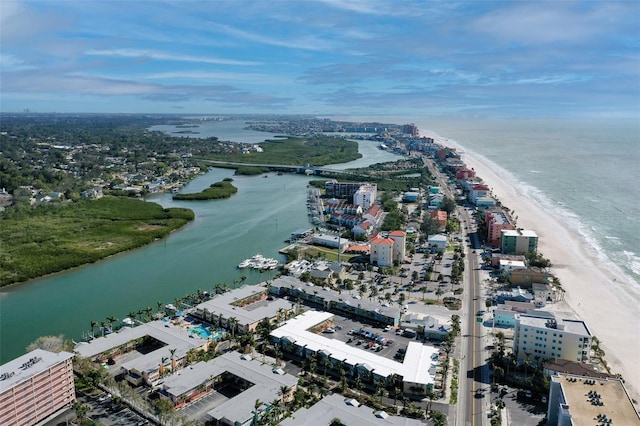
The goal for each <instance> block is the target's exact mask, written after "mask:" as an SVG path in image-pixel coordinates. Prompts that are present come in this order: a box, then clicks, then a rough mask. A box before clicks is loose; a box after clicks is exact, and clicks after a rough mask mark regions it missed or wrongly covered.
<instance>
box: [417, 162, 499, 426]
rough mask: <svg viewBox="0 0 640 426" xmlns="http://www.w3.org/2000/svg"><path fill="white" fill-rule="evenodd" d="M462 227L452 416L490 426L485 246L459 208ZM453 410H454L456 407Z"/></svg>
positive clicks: (444, 184) (469, 425) (467, 425)
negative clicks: (482, 256) (462, 266)
mask: <svg viewBox="0 0 640 426" xmlns="http://www.w3.org/2000/svg"><path fill="white" fill-rule="evenodd" d="M426 164H427V166H428V168H429V170H430V171H431V174H432V176H433V177H434V178H435V179H436V181H437V182H438V184H439V186H440V187H441V188H442V189H443V192H444V195H446V196H447V197H449V198H451V199H453V200H455V199H456V197H455V195H454V193H453V191H452V190H451V188H450V186H449V178H448V177H447V176H446V175H443V173H441V172H440V171H439V170H438V169H437V167H435V166H434V165H433V163H432V162H431V161H430V160H426ZM458 216H459V219H460V226H461V227H462V230H463V231H465V233H466V236H467V237H468V243H465V244H464V250H465V251H464V253H465V258H466V259H467V262H466V265H465V275H464V289H465V291H464V293H463V296H462V304H463V305H462V306H463V308H462V316H461V318H460V325H461V335H462V337H461V338H460V347H459V349H460V350H459V352H458V353H459V354H460V373H459V388H458V403H457V407H456V408H455V409H452V410H450V414H454V413H455V422H454V424H456V425H460V426H482V425H488V424H489V418H488V416H487V414H488V413H489V410H490V406H491V395H490V393H491V389H490V386H491V382H490V378H489V368H488V366H487V363H486V359H487V356H488V355H487V353H486V351H485V347H486V345H487V344H488V343H486V342H485V339H486V337H485V336H484V335H483V333H484V328H483V324H482V322H477V317H478V316H477V315H476V313H477V312H478V311H481V310H484V309H485V305H484V300H483V298H482V295H481V288H480V283H481V277H480V270H479V268H480V266H481V263H480V262H479V256H480V255H479V254H477V253H476V251H478V252H480V250H481V245H480V241H479V239H478V235H477V233H476V224H475V220H474V219H473V218H472V216H471V214H470V211H469V210H468V209H466V208H464V207H458ZM452 408H453V407H452Z"/></svg>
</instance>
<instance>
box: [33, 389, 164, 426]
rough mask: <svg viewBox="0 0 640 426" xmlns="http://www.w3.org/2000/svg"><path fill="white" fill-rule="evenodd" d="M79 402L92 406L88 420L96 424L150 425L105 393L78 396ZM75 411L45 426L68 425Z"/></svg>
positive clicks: (57, 417)
mask: <svg viewBox="0 0 640 426" xmlns="http://www.w3.org/2000/svg"><path fill="white" fill-rule="evenodd" d="M76 399H77V400H78V402H80V403H82V404H86V405H90V406H91V411H89V413H88V418H90V419H91V420H93V421H94V422H95V423H96V424H101V425H105V426H110V425H138V426H142V425H150V424H152V423H150V422H149V421H147V420H146V419H144V418H143V417H141V416H140V415H138V414H136V413H135V412H133V411H132V410H130V409H129V408H127V407H126V406H125V405H124V404H121V403H116V402H114V401H113V398H111V396H110V395H108V394H106V393H103V394H100V395H96V396H87V395H83V394H80V393H79V394H78V395H77V398H76ZM75 417H76V415H75V412H74V411H73V409H71V408H70V409H68V410H66V411H64V412H63V413H61V414H59V415H58V416H56V417H55V418H54V419H51V420H50V421H48V422H47V423H46V425H45V426H58V425H67V424H69V422H71V421H73V420H74V419H75Z"/></svg>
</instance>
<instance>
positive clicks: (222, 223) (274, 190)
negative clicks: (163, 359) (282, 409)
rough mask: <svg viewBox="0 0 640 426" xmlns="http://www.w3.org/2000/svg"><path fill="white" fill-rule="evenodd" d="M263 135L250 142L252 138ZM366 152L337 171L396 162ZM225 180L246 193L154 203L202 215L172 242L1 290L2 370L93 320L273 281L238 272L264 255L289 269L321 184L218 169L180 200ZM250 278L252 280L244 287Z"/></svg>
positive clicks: (235, 136)
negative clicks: (309, 202)
mask: <svg viewBox="0 0 640 426" xmlns="http://www.w3.org/2000/svg"><path fill="white" fill-rule="evenodd" d="M212 123H220V124H221V125H223V126H227V127H229V126H230V128H231V129H232V131H231V132H229V133H225V132H224V131H223V130H220V129H218V130H217V131H215V133H216V135H215V136H218V137H220V139H223V140H236V141H238V142H245V141H247V139H245V138H243V136H242V135H243V133H242V132H241V131H240V130H241V127H243V126H242V125H241V124H239V123H237V122H212ZM239 129H240V130H239ZM234 132H235V133H234ZM200 136H201V137H206V136H207V135H205V134H202V133H201V134H200ZM255 136H256V135H254V134H253V133H249V134H248V138H249V139H251V138H254V137H255ZM267 137H268V135H267ZM264 138H265V135H264V134H263V135H262V139H263V140H264ZM359 147H360V148H359V151H360V152H361V153H362V154H363V158H361V159H359V160H356V161H353V162H350V163H344V164H341V165H336V167H341V168H346V167H362V166H365V165H367V164H373V163H379V162H385V161H393V160H396V159H397V158H398V156H396V155H394V154H391V153H388V152H385V151H381V150H379V149H377V144H376V143H375V142H371V141H359ZM264 176H267V177H266V178H265V177H264ZM226 177H231V178H232V179H233V185H234V186H236V187H237V188H238V193H237V194H235V195H233V196H232V197H231V198H229V199H226V200H210V201H197V202H187V201H174V200H173V199H172V197H171V194H160V195H157V196H153V197H149V198H148V200H149V201H154V202H157V203H159V204H161V205H162V206H164V207H186V208H190V209H192V210H194V211H195V214H196V218H195V220H194V221H193V222H192V223H190V224H188V225H187V226H186V227H184V228H183V229H180V230H178V231H176V232H174V233H173V234H171V235H170V236H169V237H168V238H166V239H164V240H161V241H158V242H156V243H153V244H150V245H148V246H145V247H142V248H139V249H136V250H132V251H130V252H127V253H122V254H119V255H116V256H113V257H111V258H108V259H105V260H103V261H100V262H97V263H95V264H91V265H87V266H84V267H80V268H76V269H74V270H71V271H67V272H62V273H59V274H55V275H51V276H47V277H44V278H41V279H37V280H32V281H30V282H27V283H24V284H19V285H14V286H10V287H4V288H2V289H0V364H3V363H5V362H7V361H9V360H11V359H13V358H15V357H17V356H19V355H21V354H23V353H24V352H25V347H26V346H27V345H28V344H29V343H31V342H32V341H34V340H35V339H36V338H38V337H39V336H43V335H58V334H64V335H65V336H66V337H68V338H71V339H74V340H76V341H78V340H80V339H81V338H82V336H83V334H84V333H87V332H88V331H89V330H90V324H91V321H96V322H98V324H99V323H100V322H102V321H105V320H106V318H107V317H108V316H114V317H116V318H118V319H120V320H122V319H123V318H124V317H126V316H127V315H128V313H129V312H131V311H138V310H140V309H144V308H146V307H151V308H153V309H154V311H155V309H156V308H157V302H158V301H160V302H163V303H165V304H166V303H174V300H175V298H178V297H183V296H184V295H186V294H188V293H194V292H196V291H197V290H198V289H201V290H204V291H209V292H211V291H213V289H214V286H215V284H221V285H222V284H225V283H226V284H227V285H228V286H229V287H230V288H233V287H234V286H237V285H240V284H241V283H242V282H244V283H245V284H256V283H258V282H262V281H265V280H267V279H268V278H269V276H270V274H273V272H264V273H262V274H261V273H260V272H258V271H255V270H248V269H243V270H239V269H237V268H236V266H237V264H238V263H240V262H241V261H242V260H244V259H245V258H248V257H251V256H253V255H255V254H257V253H260V254H262V255H264V256H266V257H274V258H278V259H279V260H280V261H281V262H282V261H284V260H285V259H284V257H283V256H280V255H279V254H278V250H279V249H280V248H282V247H284V246H285V245H286V244H285V243H284V240H285V239H287V238H288V237H289V236H290V234H291V233H292V232H293V231H296V230H298V229H301V228H305V229H306V228H310V227H311V226H312V225H311V224H310V223H309V221H308V217H307V208H306V193H307V184H308V182H309V180H311V179H313V177H307V176H303V175H292V174H291V175H290V174H284V175H277V174H275V173H269V174H267V175H260V176H234V175H233V170H228V169H212V170H210V171H209V172H207V173H206V174H203V175H202V176H199V177H198V178H196V179H194V180H193V181H191V182H190V183H189V184H188V185H186V186H185V187H184V188H183V190H182V191H183V192H197V191H200V190H202V189H204V188H206V187H208V186H209V185H211V184H212V183H214V182H218V181H221V180H222V179H224V178H226ZM242 277H246V278H245V279H244V281H243V280H242Z"/></svg>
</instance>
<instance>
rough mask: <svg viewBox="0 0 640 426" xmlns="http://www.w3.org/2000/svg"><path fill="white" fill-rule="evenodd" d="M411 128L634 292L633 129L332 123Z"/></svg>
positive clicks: (637, 247) (637, 252)
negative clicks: (448, 146) (484, 175)
mask: <svg viewBox="0 0 640 426" xmlns="http://www.w3.org/2000/svg"><path fill="white" fill-rule="evenodd" d="M331 118H333V119H335V120H345V121H361V122H365V121H378V122H386V123H396V124H404V123H414V124H416V126H418V128H419V129H421V132H422V133H423V134H426V133H427V131H428V132H430V133H433V134H436V135H438V136H440V137H441V138H443V139H448V140H449V141H450V142H453V144H452V145H454V144H455V145H460V146H462V147H463V149H464V151H465V152H467V153H468V154H469V155H472V156H473V157H475V158H478V159H481V160H483V162H485V163H487V164H490V165H491V166H492V168H493V169H494V171H495V172H497V174H498V175H499V176H501V177H502V178H503V179H505V180H507V181H510V182H511V183H515V184H517V185H518V186H519V187H520V188H521V189H522V191H523V192H524V193H525V194H526V196H529V197H531V198H533V199H535V200H536V201H537V202H538V203H539V204H540V205H541V206H542V207H543V208H544V209H546V210H548V211H550V212H552V213H554V214H555V215H556V216H557V217H559V218H561V220H562V221H563V222H564V224H565V225H566V226H567V228H569V229H570V230H571V231H572V232H574V233H575V234H576V235H578V236H579V237H580V238H581V239H582V240H583V241H584V242H585V243H586V244H587V245H588V246H589V247H590V249H591V252H592V254H593V255H594V256H596V257H597V258H598V259H599V261H600V262H603V264H605V265H606V266H607V267H610V268H612V270H614V271H615V272H616V273H617V274H622V275H624V276H625V277H626V279H624V280H622V281H618V282H617V283H615V284H613V285H619V286H621V285H630V286H632V287H633V290H635V291H634V293H637V292H638V291H639V290H640V183H639V182H638V175H640V121H638V120H637V119H615V118H590V119H585V120H566V119H479V118H472V119H470V118H451V119H443V118H426V117H381V116H376V117H362V116H360V117H354V116H341V117H331Z"/></svg>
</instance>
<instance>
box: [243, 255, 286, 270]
mask: <svg viewBox="0 0 640 426" xmlns="http://www.w3.org/2000/svg"><path fill="white" fill-rule="evenodd" d="M278 265H279V262H278V260H277V259H272V258H270V257H264V256H263V255H261V254H260V253H258V254H256V255H255V256H252V257H250V258H249V259H245V260H243V261H242V262H240V263H239V264H238V269H245V268H251V269H262V270H267V269H275V268H277V267H278Z"/></svg>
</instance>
